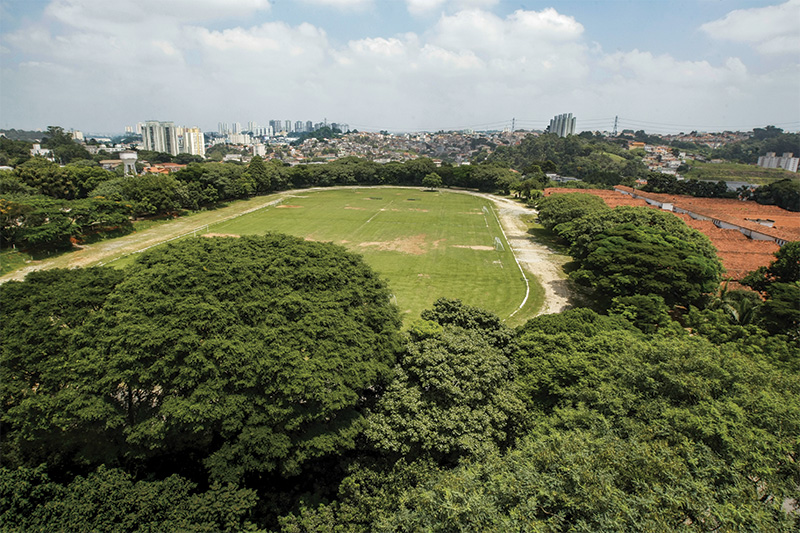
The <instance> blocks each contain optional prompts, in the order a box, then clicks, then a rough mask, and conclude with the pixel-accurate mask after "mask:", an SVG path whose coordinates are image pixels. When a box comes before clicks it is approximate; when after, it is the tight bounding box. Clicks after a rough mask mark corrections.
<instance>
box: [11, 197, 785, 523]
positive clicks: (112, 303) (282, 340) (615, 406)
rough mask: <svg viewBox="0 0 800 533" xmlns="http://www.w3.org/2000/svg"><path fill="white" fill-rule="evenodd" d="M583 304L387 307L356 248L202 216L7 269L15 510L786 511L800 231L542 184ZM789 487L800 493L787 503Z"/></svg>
mask: <svg viewBox="0 0 800 533" xmlns="http://www.w3.org/2000/svg"><path fill="white" fill-rule="evenodd" d="M539 209H540V218H541V220H542V223H543V224H544V225H545V227H547V228H549V229H550V230H551V231H553V232H554V234H555V235H557V236H558V237H559V238H562V239H564V241H565V242H566V243H567V244H568V245H569V250H570V254H571V255H572V256H573V258H574V260H575V262H574V264H575V268H574V269H573V271H572V273H571V277H572V279H573V281H574V283H575V285H576V287H582V288H583V291H584V292H583V301H584V305H583V307H578V308H574V309H571V310H568V311H565V312H563V313H560V314H556V315H546V316H539V317H537V318H534V319H532V320H530V321H529V322H528V323H526V324H525V325H523V326H521V327H519V328H517V329H516V330H513V329H510V328H508V327H506V326H505V325H504V324H503V323H502V321H501V320H500V319H499V318H497V317H496V316H494V315H492V314H490V313H487V312H485V311H483V310H480V309H477V308H473V307H470V306H466V305H463V304H462V303H461V302H459V301H458V300H439V301H437V302H436V303H435V304H434V305H433V308H432V309H430V310H428V311H425V312H423V313H422V315H421V316H420V317H419V318H418V319H416V320H411V321H410V322H409V323H407V324H405V325H404V326H401V322H400V318H399V314H398V310H397V309H396V308H395V307H394V306H393V305H392V304H391V303H390V299H389V292H388V289H387V288H386V286H385V285H384V283H383V282H382V281H381V280H380V279H379V278H378V276H377V275H376V274H375V273H374V272H372V271H371V269H370V268H369V267H367V266H366V265H365V264H364V262H363V261H362V260H361V258H360V257H359V256H357V255H355V254H352V253H350V252H347V251H346V250H345V249H344V248H342V247H340V246H337V245H334V244H331V243H317V242H306V241H303V240H301V239H298V238H294V237H288V236H282V235H266V236H263V237H244V238H238V239H237V238H222V237H217V238H194V239H186V240H182V241H177V242H174V243H168V244H165V245H163V246H160V247H158V248H155V249H152V250H149V251H147V252H145V253H143V254H141V256H140V257H139V258H138V259H137V260H136V262H135V263H134V264H133V265H131V266H129V267H127V268H125V269H123V270H113V269H109V268H91V269H79V270H51V271H43V272H37V273H32V274H30V275H28V277H27V278H26V279H25V280H24V281H22V282H8V283H6V284H4V285H2V286H0V299H1V301H2V305H3V309H4V320H3V321H2V325H0V328H1V330H2V337H1V339H2V346H1V347H0V350H1V351H0V357H2V360H0V401H1V402H2V405H3V410H2V419H1V421H2V425H3V431H2V434H1V435H0V439H2V440H0V443H1V444H2V449H3V467H2V468H0V524H3V527H4V528H5V529H7V530H10V531H38V530H55V531H96V530H102V531H165V530H181V531H209V532H211V531H276V532H277V531H282V532H286V533H289V532H291V533H294V532H312V531H319V532H322V531H341V532H372V531H498V532H500V531H503V532H506V531H519V532H523V531H547V532H562V531H563V532H567V531H719V532H727V531H777V532H781V531H785V532H790V531H796V530H797V528H798V527H799V526H800V515H798V513H797V512H796V511H792V512H789V509H792V508H793V506H796V501H797V500H798V499H799V498H800V492H799V487H800V466H798V459H800V455H799V454H800V438H798V436H800V370H799V369H800V331H799V330H798V326H799V325H800V310H798V309H797V306H796V302H797V301H798V297H800V243H789V244H787V245H785V246H784V247H783V248H782V249H781V250H780V252H778V254H777V256H776V258H775V261H774V262H773V263H772V265H771V266H769V267H765V268H762V269H760V270H758V271H756V272H754V273H752V274H751V275H750V276H749V277H748V278H747V279H746V280H745V282H746V283H747V284H749V285H750V287H752V289H753V290H752V291H748V292H745V291H733V290H731V291H728V290H727V288H726V287H724V286H723V288H722V289H721V290H720V289H719V287H720V285H719V281H720V274H721V272H720V265H719V262H718V260H717V258H716V255H715V254H714V250H713V248H712V247H711V245H710V243H709V242H708V240H707V239H706V238H705V237H704V236H702V235H700V234H699V233H697V232H696V231H694V230H692V229H691V228H688V227H687V226H686V225H685V224H684V223H683V222H682V221H681V220H679V219H677V218H675V217H672V216H668V215H665V214H663V213H660V212H657V211H654V210H649V209H643V208H617V209H613V210H612V209H608V208H607V207H605V206H604V205H603V204H602V202H599V200H598V199H596V198H594V197H591V196H586V195H580V194H572V195H555V196H552V197H548V198H546V199H543V200H542V201H541V202H540V204H539ZM792 502H794V503H792Z"/></svg>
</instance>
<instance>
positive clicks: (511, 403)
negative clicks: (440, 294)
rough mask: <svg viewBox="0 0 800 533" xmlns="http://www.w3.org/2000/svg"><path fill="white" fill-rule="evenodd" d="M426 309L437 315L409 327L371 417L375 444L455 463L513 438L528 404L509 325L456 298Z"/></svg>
mask: <svg viewBox="0 0 800 533" xmlns="http://www.w3.org/2000/svg"><path fill="white" fill-rule="evenodd" d="M425 316H429V317H431V318H434V319H435V321H431V322H428V323H427V324H424V323H423V324H417V325H414V326H412V327H411V336H412V339H411V341H410V342H409V343H408V344H407V345H406V349H405V352H404V353H403V354H402V356H401V358H400V362H399V364H398V366H397V367H396V368H395V376H394V380H393V381H392V383H391V384H390V385H389V387H388V389H387V390H386V392H385V393H384V394H383V396H382V397H381V398H380V400H379V401H378V404H377V405H376V407H375V409H374V411H373V413H372V414H371V415H370V417H369V426H368V428H367V436H368V437H369V439H370V440H371V442H372V443H373V445H374V446H375V447H376V448H377V449H379V450H381V451H384V452H390V453H393V454H395V455H397V456H403V457H405V458H407V459H417V458H418V457H420V456H422V457H430V458H433V459H435V460H436V461H439V462H442V463H454V462H455V461H456V460H458V459H460V458H464V457H474V456H480V455H481V454H484V453H486V452H487V451H488V450H491V449H493V448H494V447H496V446H504V445H507V444H508V443H510V442H512V440H513V437H514V434H515V432H516V430H518V429H519V425H520V422H521V420H522V412H523V407H522V403H521V402H520V401H519V399H518V398H517V394H516V389H515V385H514V371H513V365H512V363H511V360H510V358H509V357H508V356H507V355H506V353H505V352H506V351H507V348H508V339H509V338H510V337H511V331H510V330H508V329H507V328H506V327H505V326H503V325H502V324H501V322H500V320H499V319H498V318H497V317H495V316H493V315H489V314H487V313H486V312H485V311H482V310H478V309H475V308H472V307H470V306H465V305H463V304H462V303H461V302H460V301H457V300H456V301H453V300H446V299H441V300H438V301H437V302H436V304H435V305H434V309H433V310H431V311H426V313H425ZM462 324H463V325H462ZM479 324H480V325H479ZM465 326H466V327H465ZM481 326H483V327H481Z"/></svg>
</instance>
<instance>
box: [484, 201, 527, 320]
mask: <svg viewBox="0 0 800 533" xmlns="http://www.w3.org/2000/svg"><path fill="white" fill-rule="evenodd" d="M492 213H493V214H494V219H495V220H496V221H497V225H498V226H500V232H501V233H502V234H503V240H505V241H506V244H507V245H508V248H509V250H510V251H511V255H512V256H513V257H514V261H515V262H516V263H517V268H519V273H520V274H522V279H523V280H524V281H525V298H523V299H522V303H521V304H519V307H517V309H516V311H514V312H513V313H511V314H510V315H508V318H511V317H512V316H514V315H516V314H517V313H518V312H519V311H520V310H521V309H522V308H523V307H524V306H525V302H527V301H528V296H530V294H531V285H530V283H528V277H527V276H526V275H525V270H523V269H522V265H521V264H520V262H519V259H517V254H515V253H514V248H512V247H511V243H510V242H508V237H507V236H506V230H505V229H503V225H502V224H501V223H500V219H499V218H498V216H497V211H495V206H494V202H492Z"/></svg>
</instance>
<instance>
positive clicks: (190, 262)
mask: <svg viewBox="0 0 800 533" xmlns="http://www.w3.org/2000/svg"><path fill="white" fill-rule="evenodd" d="M18 286H19V285H16V284H7V285H4V286H2V290H3V292H4V293H5V292H6V291H8V290H12V289H15V288H16V287H18ZM43 290H45V289H43ZM47 290H50V289H47ZM3 296H4V299H5V297H6V295H5V294H4V295H3ZM28 299H30V297H29V298H28ZM47 319H48V317H47V312H46V310H45V311H43V316H42V320H44V321H45V322H46V321H47ZM398 327H399V319H398V316H397V311H396V309H395V308H394V307H393V306H392V305H390V303H389V294H388V291H387V289H386V288H385V286H384V285H383V283H382V282H381V281H380V280H379V279H378V277H377V276H376V275H375V274H374V273H373V272H372V271H371V270H370V269H369V268H368V267H367V266H366V265H364V263H363V262H362V261H361V259H360V258H359V257H357V256H354V255H352V254H349V253H347V252H345V251H344V249H343V248H340V247H337V246H334V245H331V244H322V243H312V242H304V241H302V240H300V239H297V238H294V237H288V236H277V235H268V236H266V237H259V238H256V237H248V238H242V239H224V238H216V239H193V240H186V241H182V242H179V243H175V244H170V245H166V246H163V247H159V248H157V249H154V250H152V251H150V252H148V253H145V254H143V255H142V256H141V257H140V258H139V259H138V260H137V262H136V264H135V265H134V266H132V267H131V268H130V270H129V271H128V272H127V274H126V276H125V279H124V280H123V281H121V282H120V283H118V284H117V285H115V286H114V287H113V290H112V291H111V292H110V293H109V294H108V296H107V298H106V299H105V301H103V302H102V305H100V306H99V309H97V310H96V311H95V312H94V313H92V314H91V315H90V316H89V317H88V319H87V322H86V324H85V327H83V328H78V331H77V332H76V333H73V334H72V335H71V337H70V338H69V339H68V340H69V341H70V342H69V344H68V346H69V349H68V350H69V352H68V353H69V354H70V356H69V358H68V360H66V361H64V363H63V365H62V366H59V365H58V363H57V359H53V358H46V360H45V361H44V362H42V363H41V364H47V365H51V364H55V365H56V366H57V367H58V368H59V374H58V377H57V378H55V377H54V378H53V379H56V382H55V383H54V384H53V386H52V387H49V388H48V389H47V392H48V393H47V394H39V395H33V396H26V395H25V394H23V393H22V391H24V390H25V387H18V388H17V389H15V390H17V391H18V392H17V393H15V394H12V392H13V391H9V392H8V393H7V394H5V395H4V404H5V405H8V406H11V409H9V411H8V414H9V416H13V418H6V423H10V429H9V430H6V431H5V432H4V440H6V441H7V442H8V441H11V442H16V443H17V445H16V446H15V450H16V451H17V452H18V453H19V454H20V456H21V457H23V459H24V460H25V462H27V461H34V463H35V461H36V460H37V459H36V458H35V457H26V455H27V454H28V453H29V451H30V450H31V447H30V446H29V445H26V444H25V442H29V441H30V440H36V437H35V435H36V434H37V432H43V433H42V435H47V438H46V439H44V440H40V441H39V440H37V442H40V443H42V444H43V445H44V446H51V445H54V446H56V447H59V448H61V449H62V450H63V449H64V447H63V444H58V445H55V444H54V443H55V442H56V441H58V440H59V439H60V438H64V435H65V432H66V431H67V428H71V429H70V431H74V432H75V434H76V439H78V440H82V442H80V443H77V444H76V447H75V449H74V450H73V451H72V453H74V454H75V457H72V458H71V459H72V460H77V461H78V462H79V463H85V464H89V465H92V464H98V463H106V464H111V465H115V464H121V465H128V466H130V465H131V464H132V462H137V461H150V462H152V461H164V460H166V459H167V457H169V458H171V459H170V460H174V461H175V462H176V464H184V466H186V461H187V460H188V461H189V462H192V461H199V462H200V463H201V464H202V466H203V467H205V468H206V469H208V470H209V471H210V472H211V477H212V478H213V479H217V480H225V481H232V480H233V481H238V480H240V479H241V477H242V476H244V475H245V474H247V473H254V472H255V473H257V472H272V471H275V472H284V473H286V474H290V473H296V472H297V471H298V469H299V468H300V467H301V465H303V463H305V462H307V461H309V460H311V459H313V458H316V457H320V456H324V455H326V454H331V453H339V452H341V451H342V450H346V449H349V448H352V447H353V446H354V439H355V438H356V437H357V435H358V434H359V433H360V431H361V429H362V427H363V413H362V411H363V408H364V402H365V401H366V399H367V398H369V397H370V396H371V394H372V393H371V392H370V391H371V390H376V389H377V388H379V387H381V386H382V384H383V383H384V382H385V381H386V380H387V379H388V377H389V373H390V369H391V366H392V364H393V362H394V357H395V356H394V354H395V350H396V349H397V343H398V338H397V330H398ZM97 332H102V333H101V334H98V333H97ZM12 338H16V337H12ZM20 338H21V337H20ZM54 349H55V348H54ZM3 353H4V367H5V366H7V365H8V363H10V362H11V361H17V362H16V363H15V364H14V368H17V369H19V371H21V370H22V369H27V368H29V367H30V363H31V361H30V360H29V359H30V357H41V356H40V355H38V354H39V351H38V350H36V351H34V353H33V354H31V355H30V356H26V354H25V353H23V354H18V353H17V350H16V349H13V348H12V347H11V346H8V348H6V349H5V350H4V352H3ZM62 369H63V370H62ZM28 371H30V370H28ZM33 381H37V383H38V382H39V381H40V380H37V378H35V377H30V378H28V379H27V381H26V384H27V386H28V387H32V386H33ZM38 386H42V384H40V385H38ZM6 390H8V389H6ZM43 392H44V391H43ZM31 402H33V403H31ZM98 417H99V418H101V419H103V420H104V423H103V424H102V427H98V426H97V425H96V424H95V421H96V420H97V418H98ZM44 420H49V421H50V425H48V426H47V427H45V428H40V427H39V424H40V423H41V422H42V421H44ZM90 427H91V428H94V429H93V430H92V431H89V428H90ZM95 431H96V432H98V433H99V434H98V435H97V437H90V438H87V439H84V437H83V436H82V435H81V432H83V434H84V435H87V436H88V434H90V433H93V432H95ZM98 439H101V440H98ZM43 455H44V456H45V457H46V455H47V454H46V453H45V454H43ZM37 457H38V456H37ZM40 458H41V457H40ZM189 466H191V465H189ZM195 468H196V467H195Z"/></svg>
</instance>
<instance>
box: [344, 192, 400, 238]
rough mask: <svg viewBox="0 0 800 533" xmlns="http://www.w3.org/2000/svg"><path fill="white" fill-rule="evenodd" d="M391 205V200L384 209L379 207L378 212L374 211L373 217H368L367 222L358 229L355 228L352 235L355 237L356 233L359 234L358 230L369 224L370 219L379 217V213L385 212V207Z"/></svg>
mask: <svg viewBox="0 0 800 533" xmlns="http://www.w3.org/2000/svg"><path fill="white" fill-rule="evenodd" d="M393 203H394V200H392V201H391V202H389V203H388V204H386V205H385V206H384V207H381V208H380V209H378V211H376V212H375V214H374V215H372V216H371V217H369V219H367V221H366V222H364V223H363V224H361V225H360V226H359V227H357V228H356V229H354V230H353V235H355V234H356V233H358V232H359V230H361V228H363V227H364V226H366V225H367V224H369V223H370V222H372V219H373V218H375V217H376V216H378V215H380V214H381V213H382V212H383V211H384V210H385V209H386V208H387V207H389V206H390V205H392V204H393Z"/></svg>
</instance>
